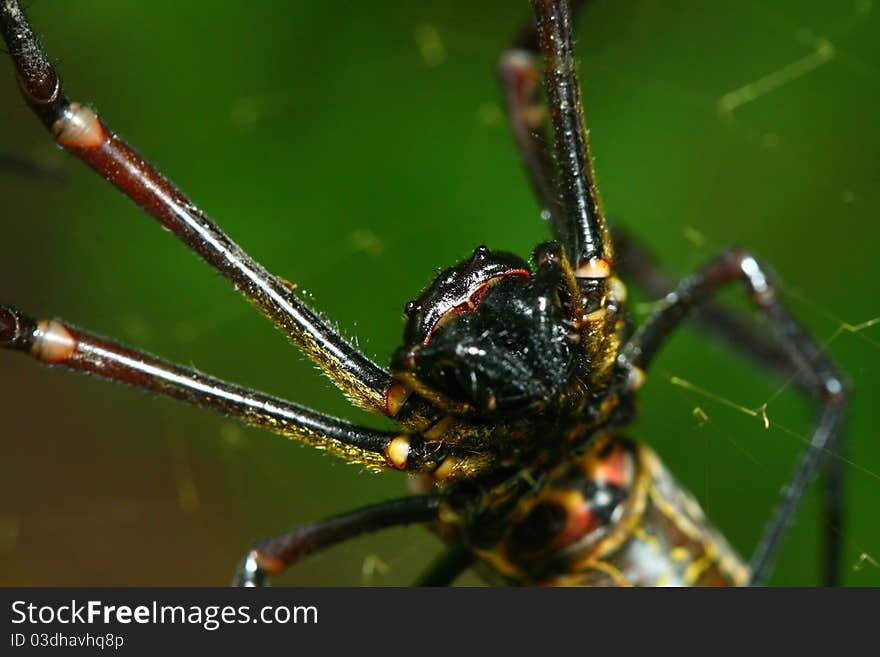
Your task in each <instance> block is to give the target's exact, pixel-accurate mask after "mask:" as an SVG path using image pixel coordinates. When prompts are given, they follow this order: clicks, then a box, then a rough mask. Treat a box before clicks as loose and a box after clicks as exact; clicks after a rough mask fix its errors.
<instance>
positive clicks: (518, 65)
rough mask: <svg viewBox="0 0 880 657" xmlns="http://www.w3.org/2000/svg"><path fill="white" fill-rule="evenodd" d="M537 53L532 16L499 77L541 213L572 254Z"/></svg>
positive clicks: (579, 1) (573, 240)
mask: <svg viewBox="0 0 880 657" xmlns="http://www.w3.org/2000/svg"><path fill="white" fill-rule="evenodd" d="M584 4H585V0H574V2H572V14H573V15H576V14H577V13H578V12H579V10H580V9H581V7H583V5H584ZM539 57H540V46H539V45H538V28H537V25H536V23H535V20H534V19H531V20H529V21H528V23H526V24H525V25H524V26H523V27H522V29H520V31H519V33H518V34H517V35H516V37H515V38H514V40H513V42H512V43H511V44H510V47H509V48H508V49H507V50H505V51H504V52H503V53H502V54H501V57H500V58H499V59H498V77H499V79H500V81H501V88H502V91H503V93H504V100H505V103H506V105H507V115H508V119H509V121H510V127H511V130H512V131H513V137H514V140H515V141H516V145H517V148H518V150H519V152H520V155H521V156H522V159H523V163H524V164H525V167H526V173H527V174H528V177H529V180H530V181H531V183H532V187H533V188H534V191H535V194H536V196H537V197H538V202H539V203H540V204H541V208H542V216H543V217H545V218H546V219H547V220H548V221H549V222H550V227H551V229H552V231H553V235H554V236H555V237H556V239H558V240H559V241H560V242H562V243H563V245H564V246H565V248H566V250H567V251H568V253H570V254H574V253H575V250H574V249H575V248H576V245H577V237H576V236H575V234H574V232H573V231H576V230H577V226H576V225H574V224H573V222H571V221H569V220H568V218H567V216H566V214H565V213H564V211H563V208H562V205H561V203H560V201H559V198H558V195H557V190H556V175H555V171H554V165H553V161H552V160H551V159H550V154H549V152H548V151H547V141H548V139H547V133H546V130H545V120H546V118H547V108H546V107H545V106H544V103H543V101H542V100H541V98H540V90H541V73H540V71H539V70H538V58H539Z"/></svg>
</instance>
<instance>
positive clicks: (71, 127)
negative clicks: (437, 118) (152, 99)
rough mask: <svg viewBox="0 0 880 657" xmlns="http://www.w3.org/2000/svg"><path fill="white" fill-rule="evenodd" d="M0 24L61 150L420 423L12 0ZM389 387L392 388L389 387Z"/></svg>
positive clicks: (418, 410)
mask: <svg viewBox="0 0 880 657" xmlns="http://www.w3.org/2000/svg"><path fill="white" fill-rule="evenodd" d="M0 31H2V33H3V38H4V39H5V41H6V46H7V49H8V51H9V54H10V55H11V57H12V59H13V62H14V64H15V67H16V70H17V73H18V80H19V86H20V88H21V91H22V94H23V95H24V98H25V100H26V101H27V104H28V105H29V106H30V108H31V109H32V110H33V112H34V113H35V114H36V115H37V116H38V117H39V119H40V120H41V121H42V123H43V124H44V125H45V126H46V128H48V129H49V131H50V132H51V133H52V135H53V136H54V137H55V140H56V141H57V142H58V144H60V145H61V146H62V147H63V148H64V149H65V150H67V151H69V152H70V153H72V154H73V155H75V156H77V157H78V158H79V159H80V160H82V161H83V162H85V163H86V164H87V165H89V166H90V167H91V168H92V169H94V170H95V171H96V172H97V173H98V174H100V175H101V176H102V177H103V178H105V179H106V180H107V181H109V182H110V183H111V184H113V185H114V186H115V187H117V188H118V189H119V190H120V191H121V192H122V193H124V194H125V195H126V196H128V197H129V198H130V199H131V200H132V201H134V202H135V203H137V204H138V205H139V206H140V207H141V208H143V209H144V210H146V212H147V213H149V214H150V215H152V216H153V217H154V218H155V219H157V220H158V221H159V222H160V223H161V224H162V225H163V226H164V227H165V228H167V229H168V230H169V231H170V232H171V233H173V234H174V235H175V236H177V237H178V238H179V239H180V240H181V241H183V242H184V244H186V246H187V247H188V248H189V249H191V250H192V251H194V252H195V253H197V254H198V255H199V256H201V257H202V259H204V260H205V261H206V262H207V263H208V264H209V265H210V266H211V267H213V268H214V269H216V270H217V271H218V272H219V273H220V274H222V275H223V276H224V277H225V278H226V279H227V280H229V281H230V282H231V283H232V284H233V285H234V286H235V288H236V289H237V290H238V291H239V292H240V293H241V294H242V295H243V296H244V297H245V298H246V299H248V300H249V301H250V302H251V303H253V304H254V305H256V306H257V307H258V308H259V309H260V310H261V311H262V312H263V313H264V314H265V315H266V316H267V317H268V318H269V319H270V320H271V321H272V322H273V323H274V324H275V325H277V326H278V327H279V328H280V329H281V330H282V331H284V332H285V333H286V334H287V336H288V337H289V338H290V340H291V341H292V342H293V343H294V344H295V345H296V346H297V347H299V348H300V349H302V350H303V351H304V352H305V354H306V355H307V356H308V357H309V358H311V359H312V360H313V361H314V362H315V364H317V365H318V367H320V368H321V370H323V372H324V373H325V374H326V375H327V376H328V377H329V378H330V379H331V380H332V381H333V383H334V384H336V386H338V387H339V388H340V389H341V390H342V391H343V392H344V393H345V394H346V395H347V396H348V397H349V398H350V399H351V400H352V401H353V402H354V403H355V404H358V405H359V406H362V407H364V408H366V409H368V410H371V411H373V412H376V413H380V414H383V415H396V419H397V420H398V421H399V422H400V423H401V424H403V425H405V426H412V427H417V426H421V425H423V424H424V414H425V413H428V411H429V408H428V405H427V404H426V403H415V404H410V405H409V406H408V407H407V409H412V411H411V412H406V413H403V414H400V413H397V412H392V411H399V409H398V408H390V406H393V405H394V404H393V401H394V396H395V395H394V390H395V388H394V387H393V383H392V380H391V376H390V375H389V374H388V372H387V371H386V370H385V369H383V368H382V367H379V366H378V365H377V364H376V363H374V362H372V361H371V360H370V359H369V358H367V357H366V356H365V355H364V354H362V353H360V352H359V351H358V350H357V349H355V348H354V347H353V346H352V345H350V344H349V343H348V342H347V341H346V340H345V339H344V338H343V337H342V336H341V335H340V334H339V333H338V332H337V331H336V330H334V329H333V327H331V326H330V325H329V324H328V323H327V322H325V321H324V320H322V319H321V318H320V317H319V316H318V315H317V314H316V313H315V312H314V311H313V310H311V309H310V308H309V307H307V306H306V305H305V304H304V303H303V302H302V301H300V299H298V298H297V295H296V292H295V290H294V289H291V286H290V284H288V283H286V282H285V281H284V280H282V279H281V278H279V277H277V276H274V275H273V274H271V273H269V272H268V271H267V270H266V269H265V268H264V267H263V266H262V265H260V264H259V263H258V262H256V261H255V260H254V259H253V258H251V257H250V256H249V255H248V254H247V253H245V252H244V250H242V248H241V247H239V246H238V245H237V244H236V243H235V242H233V241H232V240H231V239H230V238H229V237H228V236H227V235H226V234H225V233H224V232H223V231H222V230H221V229H220V227H219V226H218V225H217V224H216V223H214V222H213V221H212V220H211V219H210V218H209V217H208V216H207V215H206V214H205V213H204V212H203V211H202V210H201V209H199V208H198V207H197V206H196V205H195V204H194V203H193V202H192V201H190V200H189V198H187V197H186V196H185V195H184V194H183V192H181V191H180V190H179V189H178V188H177V187H176V186H175V185H174V184H173V183H172V182H171V181H170V180H168V179H167V178H166V177H165V176H164V175H163V174H162V173H161V172H160V171H159V170H158V169H156V168H155V167H154V166H153V165H152V164H150V163H149V162H147V161H146V160H145V159H144V158H143V157H141V155H140V154H138V153H137V152H136V151H135V150H134V149H133V148H132V147H131V146H129V145H128V144H127V143H126V142H125V141H124V140H123V139H121V138H120V137H119V136H118V135H116V134H114V133H113V131H112V130H110V128H108V127H107V125H106V124H105V123H104V122H103V121H102V120H101V119H100V118H99V117H98V115H97V114H96V113H95V112H94V111H93V110H92V109H90V108H89V107H87V106H85V105H81V104H80V103H76V102H71V101H70V100H69V99H68V98H67V96H66V95H65V94H64V91H63V90H62V85H61V79H60V77H59V76H58V74H57V72H56V70H55V68H54V66H53V65H52V64H51V62H50V61H49V58H48V57H47V56H46V53H45V52H44V51H43V49H42V47H41V45H40V44H39V41H38V40H37V38H36V36H35V35H34V33H33V30H32V29H31V26H30V24H29V23H28V21H27V18H26V17H25V14H24V12H23V11H22V9H21V7H20V6H19V3H18V2H17V0H0ZM389 393H390V394H389ZM390 402H391V403H390Z"/></svg>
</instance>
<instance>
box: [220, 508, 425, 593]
mask: <svg viewBox="0 0 880 657" xmlns="http://www.w3.org/2000/svg"><path fill="white" fill-rule="evenodd" d="M439 506H440V498H439V497H436V496H430V495H418V496H414V497H405V498H402V499H398V500H391V501H388V502H382V503H380V504H376V505H373V506H368V507H364V508H362V509H358V510H357V511H351V512H348V513H344V514H341V515H338V516H334V517H332V518H327V519H325V520H320V521H318V522H313V523H309V524H306V525H300V526H299V527H294V528H293V529H291V530H290V531H288V532H285V533H284V534H281V535H279V536H275V537H273V538H267V539H264V540H262V541H258V542H257V543H255V544H254V546H253V548H252V549H251V551H250V552H248V554H247V555H246V556H245V558H244V559H243V560H242V562H241V564H240V565H239V568H238V571H237V572H236V574H235V579H234V580H233V586H264V585H265V584H266V583H267V576H268V575H276V574H278V573H280V572H281V571H282V570H284V569H285V568H287V567H289V566H292V565H293V564H294V563H296V562H297V561H299V560H300V559H302V558H303V557H306V556H308V555H310V554H312V553H314V552H317V551H318V550H322V549H324V548H326V547H330V546H331V545H335V544H337V543H341V542H343V541H346V540H348V539H350V538H354V537H355V536H359V535H361V534H365V533H367V532H375V531H378V530H380V529H387V528H388V527H397V526H400V525H409V524H412V523H426V522H431V521H433V520H436V519H437V512H438V508H439Z"/></svg>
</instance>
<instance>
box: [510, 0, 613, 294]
mask: <svg viewBox="0 0 880 657" xmlns="http://www.w3.org/2000/svg"><path fill="white" fill-rule="evenodd" d="M532 4H533V6H534V9H535V17H536V26H537V36H538V38H537V43H538V46H539V48H540V51H541V54H542V55H543V59H544V83H545V87H546V91H547V105H548V109H549V114H550V124H551V125H552V126H553V141H552V144H553V149H552V157H553V160H554V161H555V165H556V166H555V171H556V185H555V187H556V193H555V194H554V198H558V204H559V209H560V217H561V219H559V220H558V221H557V220H555V219H554V220H553V225H554V229H555V230H557V231H559V232H560V233H561V239H562V240H563V243H564V245H565V247H566V252H567V253H568V255H569V257H570V258H571V259H572V263H573V265H574V270H575V275H576V276H577V277H578V278H581V279H598V280H600V281H604V280H605V279H607V278H608V276H610V274H611V267H612V253H611V240H610V238H609V236H608V229H607V227H606V224H605V217H604V214H603V211H602V204H601V201H600V198H599V190H598V188H597V186H596V175H595V172H594V171H593V160H592V157H591V156H590V146H589V140H588V138H587V130H586V126H585V124H584V116H583V111H582V105H581V91H580V85H579V82H578V77H577V65H576V63H575V59H574V50H573V46H572V11H571V8H570V6H569V2H568V0H532ZM522 52H527V51H522ZM521 59H525V58H521ZM520 69H521V70H523V71H526V72H527V71H528V68H527V67H526V68H524V69H523V68H522V66H521V65H520ZM521 79H526V80H527V79H528V76H526V77H525V78H521ZM530 86H533V85H529V84H525V85H521V88H522V92H521V93H519V95H518V96H517V91H516V89H515V88H514V91H513V92H509V93H508V94H507V95H508V97H513V99H514V101H517V100H519V101H522V100H526V101H528V100H530V99H531V100H533V97H534V94H533V93H531V94H529V87H530ZM530 96H531V97H532V98H529V97H530ZM512 107H513V108H514V109H517V108H519V109H522V103H518V102H514V103H512ZM527 108H528V105H526V109H527ZM530 114H533V112H525V114H523V117H522V118H521V120H520V122H519V124H520V126H521V127H520V128H519V132H522V131H523V127H524V129H525V130H526V131H529V132H530V130H529V129H530V128H531V127H534V125H536V124H537V121H535V120H533V119H532V118H530V116H529V115H530ZM514 132H517V127H516V125H515V127H514ZM530 134H531V133H530ZM518 141H520V143H523V140H522V138H521V137H519V136H518ZM525 143H526V151H525V153H526V156H527V162H528V156H529V154H530V153H531V154H532V157H533V160H534V165H530V168H532V167H534V168H533V169H532V170H533V175H535V173H534V172H535V171H536V170H537V169H539V168H540V169H541V170H546V163H547V157H546V156H536V155H535V154H534V153H535V152H536V151H537V150H538V148H539V144H540V141H539V139H537V138H535V137H533V136H529V137H528V138H527V139H525ZM539 175H540V176H542V177H543V174H539ZM539 179H540V178H536V180H539ZM536 186H537V183H536ZM554 205H555V204H554V203H551V204H550V209H551V212H552V211H553V207H554ZM604 288H605V286H604V285H599V286H596V287H594V288H592V289H590V290H589V291H587V293H586V294H587V296H588V303H587V304H586V305H587V306H590V305H592V304H591V303H589V301H594V300H598V299H600V298H602V297H603V296H604V294H605V289H604Z"/></svg>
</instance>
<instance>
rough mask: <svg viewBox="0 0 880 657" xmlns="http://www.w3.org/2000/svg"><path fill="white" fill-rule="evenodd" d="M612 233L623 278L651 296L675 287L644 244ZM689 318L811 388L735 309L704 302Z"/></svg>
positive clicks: (794, 364) (621, 233)
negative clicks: (733, 310)
mask: <svg viewBox="0 0 880 657" xmlns="http://www.w3.org/2000/svg"><path fill="white" fill-rule="evenodd" d="M611 235H612V237H613V238H614V253H615V256H616V262H615V265H616V267H617V270H618V271H619V272H620V274H621V275H622V276H623V277H624V278H629V279H631V280H632V281H633V282H634V283H635V284H636V285H637V286H638V287H640V288H641V289H642V290H643V291H644V292H646V293H647V294H648V296H649V298H651V299H652V300H657V299H661V298H662V297H664V296H666V295H667V294H668V293H669V292H672V291H674V290H675V287H676V285H677V281H676V280H675V279H673V278H672V277H670V276H668V275H667V274H666V273H665V272H664V271H662V270H661V269H660V267H659V265H658V264H657V263H656V261H655V260H654V258H653V257H652V255H651V253H649V251H648V250H647V249H646V248H645V247H644V245H642V244H640V243H639V242H638V241H636V239H635V238H634V237H633V236H631V235H629V234H628V233H626V232H624V231H622V230H620V229H617V228H612V229H611ZM688 321H690V322H691V323H693V324H696V325H697V326H698V327H699V328H700V329H701V330H703V331H706V332H707V333H710V334H711V335H713V336H714V337H717V338H720V339H721V340H723V341H724V342H725V343H727V344H728V345H729V346H730V347H731V348H733V349H736V350H737V351H739V352H741V353H742V354H744V355H746V356H748V357H750V358H752V359H754V361H755V362H756V363H757V364H758V365H761V366H763V367H766V368H767V369H769V370H770V371H772V372H773V373H775V374H777V375H778V376H779V377H780V378H782V379H786V380H787V379H792V381H793V382H794V383H795V385H797V386H798V387H800V388H802V389H804V390H805V391H808V392H809V391H810V390H811V389H812V381H811V379H810V377H808V376H806V374H805V373H803V372H802V371H801V370H800V369H799V367H798V363H797V362H796V361H793V360H792V358H791V355H790V354H789V352H788V351H787V350H785V349H783V348H782V347H781V346H780V345H779V343H778V341H777V340H774V339H773V338H772V337H771V336H768V335H767V334H766V333H762V332H761V331H759V330H757V328H755V327H754V326H753V325H752V324H750V323H749V322H747V321H745V319H744V318H743V317H740V316H739V315H738V314H737V313H735V312H732V311H730V310H728V309H727V308H724V307H722V306H719V305H717V304H714V303H711V302H707V303H703V304H700V306H699V307H697V308H694V309H693V311H692V312H691V314H690V316H689V317H688Z"/></svg>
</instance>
